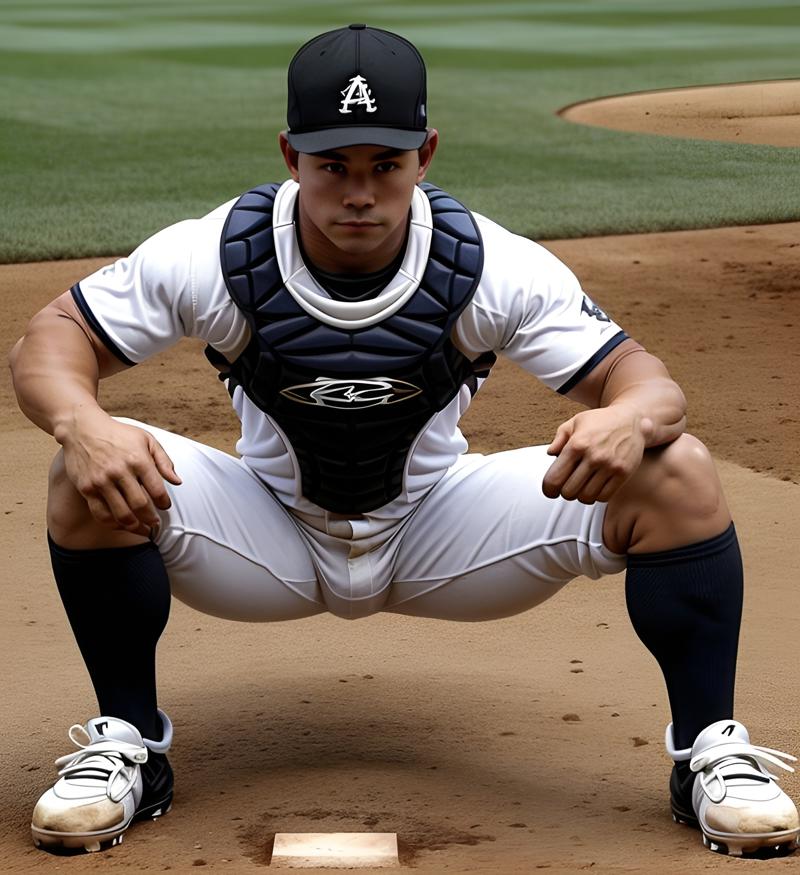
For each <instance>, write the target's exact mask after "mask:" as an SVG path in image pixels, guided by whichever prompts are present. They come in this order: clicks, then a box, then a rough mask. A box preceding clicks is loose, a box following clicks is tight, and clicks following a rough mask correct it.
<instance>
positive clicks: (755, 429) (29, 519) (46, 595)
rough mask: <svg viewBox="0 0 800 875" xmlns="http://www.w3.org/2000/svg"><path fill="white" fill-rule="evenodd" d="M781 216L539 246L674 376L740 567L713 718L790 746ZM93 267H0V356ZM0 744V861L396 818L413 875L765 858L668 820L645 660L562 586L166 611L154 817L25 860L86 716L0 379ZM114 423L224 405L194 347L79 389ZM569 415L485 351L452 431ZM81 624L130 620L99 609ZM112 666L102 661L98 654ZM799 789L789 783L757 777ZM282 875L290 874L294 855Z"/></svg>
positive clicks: (791, 395) (227, 444)
mask: <svg viewBox="0 0 800 875" xmlns="http://www.w3.org/2000/svg"><path fill="white" fill-rule="evenodd" d="M799 232H800V225H797V224H786V225H775V226H769V227H749V228H728V229H724V230H712V231H701V232H678V233H669V234H653V235H646V236H622V237H608V238H602V239H590V240H573V241H566V242H554V243H548V244H547V245H548V248H551V249H552V250H553V251H554V252H555V253H556V254H557V255H558V256H560V257H561V258H562V259H563V260H564V261H566V262H567V263H568V264H569V265H571V266H572V267H573V269H574V270H575V271H576V273H577V274H578V276H579V277H580V278H581V280H582V282H583V284H584V287H585V288H586V290H587V291H588V292H589V293H590V294H591V295H592V297H593V298H594V299H595V300H596V301H597V302H598V303H599V304H601V306H603V307H604V308H606V309H607V310H608V311H609V312H610V313H611V314H612V315H613V316H614V317H615V319H616V320H617V321H619V322H620V323H621V324H622V325H623V326H624V327H625V328H626V330H627V331H628V333H629V334H630V335H631V336H633V337H635V338H636V339H638V340H639V341H641V342H642V343H644V344H645V346H647V347H648V348H649V349H650V350H651V351H652V352H654V353H656V354H657V355H659V356H660V357H661V358H662V359H663V360H664V361H665V362H666V363H667V365H668V367H669V369H670V371H671V372H672V374H673V376H674V377H675V378H676V379H677V380H678V381H679V383H680V384H681V385H682V386H683V387H684V390H685V392H686V395H687V397H688V400H689V409H690V413H689V424H690V430H691V431H693V432H694V433H695V434H697V435H698V436H699V437H700V438H702V439H703V440H704V441H705V442H706V443H707V444H708V446H709V447H710V448H711V450H712V452H713V454H714V455H715V457H716V459H717V460H718V466H719V469H720V474H721V476H722V480H723V482H724V484H725V488H726V492H727V496H728V500H729V503H730V505H731V507H732V510H733V513H734V518H735V520H736V524H737V528H738V531H739V537H740V540H741V543H742V549H743V554H744V559H745V572H746V576H747V577H746V579H747V586H746V596H745V614H744V625H743V630H742V639H741V650H740V660H739V665H740V668H739V676H738V711H737V716H738V717H739V718H740V719H741V720H743V721H744V722H745V723H747V724H748V725H749V727H750V731H751V734H752V737H753V740H754V742H755V743H757V744H764V745H767V746H769V747H775V748H778V749H780V750H786V751H789V752H793V753H795V754H798V753H800V733H799V732H798V723H797V714H798V713H800V690H799V689H798V685H797V678H796V671H797V658H798V644H797V641H798V628H800V590H799V589H798V586H797V561H796V553H797V546H798V535H797V533H798V530H799V529H800V485H798V483H799V478H800V458H799V457H798V453H797V447H798V438H800V414H799V413H798V402H799V401H800V367H798V365H799V364H800V362H798V356H799V355H800V351H799V350H798V345H797V327H798V325H800V299H799V298H798V280H800V266H799V265H798V252H800V250H798V243H797V242H796V241H798V240H800V233H799ZM101 263H102V260H100V261H98V260H92V261H88V260H84V261H71V262H61V263H55V264H30V265H25V266H4V267H0V295H2V300H3V302H4V306H5V319H4V320H3V323H2V327H0V341H1V342H2V346H3V347H4V348H8V347H10V346H11V344H12V343H13V342H14V340H15V339H16V338H17V337H18V336H19V335H20V334H21V333H22V331H23V330H24V327H25V324H26V321H27V319H28V318H29V316H30V315H31V314H32V313H33V312H35V311H36V310H37V309H38V308H39V307H41V306H42V305H44V304H45V303H46V302H47V301H49V300H50V299H52V298H53V297H55V296H56V295H57V294H59V293H60V292H61V291H63V290H64V289H65V288H68V287H69V286H70V285H71V284H72V283H73V282H75V281H76V280H78V279H80V278H81V277H82V276H84V275H86V274H87V273H89V272H90V271H92V270H94V269H95V268H96V267H98V266H99V265H100V264H101ZM0 393H2V408H1V410H0V434H2V440H3V453H2V457H0V464H2V468H0V476H2V492H0V495H2V520H3V527H2V531H1V532H0V550H2V557H3V588H4V592H5V599H4V610H3V613H2V619H0V653H1V654H2V659H3V664H4V665H5V671H4V681H5V682H4V688H3V692H4V708H3V718H4V726H3V729H4V733H3V734H4V747H5V749H4V752H3V769H2V772H1V773H0V806H2V807H1V809H0V811H1V813H2V816H1V817H0V854H1V855H2V863H0V869H2V870H3V871H5V872H23V871H31V872H33V871H35V872H48V871H56V870H58V871H61V872H67V871H68V872H73V873H84V872H92V871H99V870H106V869H111V870H117V871H132V872H133V871H136V872H138V871H153V870H157V871H164V870H170V871H172V872H184V871H185V872H189V871H197V869H198V868H200V867H209V868H211V869H213V870H215V871H217V870H218V871H230V872H259V871H263V870H264V868H265V867H267V866H268V864H269V859H270V848H271V841H272V838H273V836H274V834H275V833H276V832H320V831H329V832H344V831H369V830H374V831H377V832H396V833H397V834H398V836H399V841H400V846H401V858H402V863H403V864H404V865H405V866H407V867H414V868H416V869H418V870H419V871H420V872H454V873H456V872H458V873H462V872H495V873H530V872H533V871H537V870H539V869H542V870H545V869H546V870H549V871H552V872H575V871H579V870H584V869H592V870H593V871H596V872H605V873H611V872H638V871H645V870H647V871H657V872H664V873H687V872H700V871H708V870H723V869H724V870H726V871H732V869H731V867H735V868H736V869H737V871H739V869H740V868H741V869H742V871H745V870H746V871H750V870H755V869H758V870H759V872H763V871H765V868H766V869H768V870H769V871H770V872H787V873H788V872H789V871H796V869H797V862H798V860H797V859H796V858H794V859H792V858H789V859H784V860H777V861H774V862H772V863H761V862H759V861H752V862H735V861H731V860H729V859H727V858H724V857H720V856H717V855H714V854H711V853H709V852H708V851H706V850H704V849H703V847H702V845H701V843H700V838H699V835H698V834H697V833H696V832H694V831H693V830H690V829H689V828H686V827H678V826H676V825H674V824H673V823H672V821H671V818H670V814H669V807H668V793H667V780H668V775H669V767H670V763H669V761H668V759H667V757H666V754H665V752H664V748H663V742H662V739H663V732H664V727H665V724H666V723H667V722H668V720H669V714H668V708H667V703H666V695H665V692H664V688H663V682H662V679H661V676H660V673H659V671H658V668H657V666H656V664H655V662H654V661H653V660H652V658H651V657H650V656H649V654H648V653H647V652H646V651H645V650H644V648H643V647H642V646H641V644H640V643H639V642H638V640H637V639H636V636H635V634H634V633H633V631H632V629H631V626H630V622H629V620H628V618H627V613H626V610H625V604H624V591H623V579H624V578H623V575H617V576H613V577H608V578H604V579H603V580H601V581H596V582H592V581H589V580H586V579H578V580H576V581H574V582H573V583H571V584H570V585H569V586H567V587H566V588H565V589H564V590H562V592H561V593H559V594H558V595H557V596H556V597H555V598H553V599H551V600H550V601H549V602H546V603H545V604H544V605H542V606H540V607H539V608H537V609H535V610H534V611H531V612H528V613H526V614H522V615H519V616H517V617H513V618H510V619H506V620H499V621H493V622H487V623H481V624H458V623H449V622H436V621H428V620H418V619H412V618H405V617H400V616H391V615H378V616H376V617H372V618H369V619H367V620H362V621H360V623H359V624H358V625H357V626H356V625H354V624H353V623H349V622H347V621H343V620H339V619H337V618H335V617H332V616H320V617H316V618H313V619H311V620H305V621H298V622H291V623H283V624H270V625H256V624H236V623H230V622H224V621H221V620H216V619H213V618H210V617H206V616H203V615H200V614H197V613H194V612H192V611H190V610H189V609H188V608H186V607H184V606H183V605H181V604H179V603H175V604H174V606H173V611H172V617H171V620H170V624H169V626H168V628H167V631H166V633H165V635H164V637H163V639H162V642H161V645H160V649H159V673H160V697H161V705H162V707H163V708H165V710H167V711H168V712H169V714H170V715H171V717H172V719H173V722H174V725H175V744H174V747H173V751H172V754H171V761H172V763H173V766H174V768H175V772H176V776H177V784H176V797H175V805H174V809H173V811H172V813H170V814H169V815H168V816H167V817H164V818H161V819H160V820H159V821H157V822H155V823H143V824H138V825H136V826H135V827H134V828H132V829H131V830H130V832H129V834H128V836H127V837H126V840H125V843H124V844H123V845H122V846H120V847H118V848H114V849H113V850H111V851H108V852H103V853H100V854H96V855H91V856H84V855H82V856H79V857H70V858H59V857H53V856H50V855H48V854H46V853H43V852H41V851H38V850H36V849H35V848H34V847H33V845H32V844H31V842H30V837H29V831H28V826H29V823H30V812H31V809H32V806H33V804H34V802H35V800H36V799H37V797H38V795H39V794H40V793H41V792H42V790H43V789H44V788H45V787H46V786H47V785H49V784H50V783H51V782H52V780H53V779H54V777H55V770H54V768H53V766H52V760H53V759H55V757H57V756H59V755H61V754H64V753H66V752H68V751H69V750H71V744H70V742H69V741H68V740H67V738H66V730H67V728H68V727H69V726H70V724H72V723H74V722H83V721H85V720H86V719H88V718H89V717H91V716H93V715H94V713H95V708H96V705H95V703H94V700H93V696H92V693H91V689H90V685H89V682H88V678H87V676H86V673H85V670H84V668H83V666H82V662H81V659H80V656H79V654H78V652H77V648H76V646H75V644H74V641H73V639H72V636H71V633H70V631H69V628H68V625H67V622H66V620H65V617H64V615H63V610H62V608H61V604H60V602H59V599H58V595H57V593H56V590H55V586H54V585H53V583H52V578H51V573H50V570H49V563H48V557H47V550H46V543H45V531H44V504H45V492H46V471H47V467H48V464H49V460H50V458H51V457H52V455H53V453H54V451H55V450H56V445H55V443H54V442H53V440H52V438H50V437H49V436H48V435H46V434H44V433H42V432H40V431H38V430H37V429H36V428H35V427H34V426H33V425H31V424H30V423H29V422H28V421H27V420H26V419H25V418H24V417H23V416H22V414H20V413H19V412H18V411H17V409H16V405H15V403H14V399H13V393H12V390H11V385H10V381H9V380H8V378H5V379H4V380H3V381H2V383H1V384H0ZM101 399H102V402H103V403H104V405H105V406H106V408H107V409H108V410H109V411H111V412H113V413H118V414H123V413H124V414H126V415H129V416H133V417H136V418H139V419H142V420H147V421H150V422H152V423H155V424H157V425H160V426H164V427H167V428H172V429H174V430H177V431H179V432H181V433H185V434H190V435H192V436H193V437H195V438H197V439H199V440H202V441H205V442H207V443H210V444H213V445H215V446H218V447H220V448H222V449H225V450H229V451H231V450H232V448H233V444H234V441H235V437H236V420H235V417H234V415H233V413H232V411H231V410H230V406H229V404H228V401H227V396H226V394H225V390H224V388H223V387H222V385H221V384H220V383H219V382H218V381H217V380H216V379H215V373H214V372H213V371H212V370H211V368H210V366H209V365H208V364H207V363H206V361H205V359H204V358H203V356H202V354H201V350H200V348H199V347H198V345H197V344H194V343H190V342H185V343H181V344H179V345H178V346H177V347H176V348H174V349H173V350H172V351H170V352H169V353H168V354H165V355H164V356H162V357H160V358H158V359H157V360H154V361H151V362H148V363H146V364H144V365H140V366H138V367H136V368H134V369H133V370H131V371H129V372H127V373H125V374H122V375H120V376H118V377H115V378H113V379H112V380H109V381H107V382H106V383H104V385H103V386H102V395H101ZM575 409H576V408H575V407H574V406H573V405H572V404H571V403H570V402H569V401H567V400H565V399H562V398H560V397H558V396H555V395H553V394H552V393H550V392H548V391H547V390H546V389H544V388H543V387H541V386H539V385H538V384H537V383H536V382H535V381H534V380H533V379H532V378H530V377H529V376H527V375H526V374H524V373H523V372H521V371H520V370H519V369H517V368H515V367H514V366H512V365H509V364H507V363H501V364H500V365H499V366H498V367H497V369H496V372H495V373H493V375H492V377H491V378H490V380H489V381H488V382H487V385H486V387H485V389H484V390H483V391H482V392H481V394H480V396H479V397H478V399H477V400H476V402H475V404H474V405H473V408H472V409H471V410H470V411H469V413H468V415H467V417H466V419H465V422H464V429H465V432H466V434H467V436H468V437H469V439H470V443H471V448H472V449H473V450H479V451H483V452H487V451H492V450H498V449H505V448H509V447H514V446H521V445H525V444H530V443H543V442H547V441H549V440H550V439H551V436H552V434H553V432H554V430H555V428H556V426H557V425H558V423H559V422H560V421H562V420H563V419H564V418H566V417H567V416H568V415H570V414H571V412H572V411H574V410H575ZM108 622H109V623H125V622H130V618H128V617H124V616H114V617H109V618H108ZM109 658H113V654H110V655H109ZM783 786H784V787H785V789H786V790H787V791H788V792H790V793H791V794H792V795H793V796H794V797H795V798H800V781H799V780H798V776H797V775H793V776H789V777H788V778H786V779H785V780H784V782H783ZM307 871H310V870H307Z"/></svg>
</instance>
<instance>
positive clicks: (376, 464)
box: [221, 184, 494, 514]
mask: <svg viewBox="0 0 800 875" xmlns="http://www.w3.org/2000/svg"><path fill="white" fill-rule="evenodd" d="M278 188H279V186H278V185H275V184H271V185H264V186H260V187H258V188H255V189H253V190H251V191H249V192H247V193H246V194H244V195H242V197H241V198H240V199H239V200H238V201H237V203H236V204H235V205H234V207H233V209H232V210H231V212H230V214H229V216H228V219H227V222H226V224H225V228H224V229H223V232H222V241H221V262H222V272H223V275H224V277H225V283H226V285H227V288H228V292H229V293H230V295H231V298H232V299H233V301H234V303H235V304H236V306H237V307H238V308H239V309H240V310H241V312H242V313H243V314H244V316H245V318H246V319H247V322H248V324H249V326H250V329H251V335H252V336H251V340H250V343H249V345H248V346H247V348H246V349H245V350H244V352H243V353H242V354H241V355H240V356H239V358H238V359H237V360H236V361H235V362H234V363H233V364H232V365H230V366H229V373H227V374H225V375H224V376H226V377H228V378H229V379H230V381H231V382H230V384H229V388H230V387H231V386H233V385H235V384H238V385H241V386H242V388H243V389H244V391H245V393H246V394H247V396H248V397H249V398H250V399H251V400H252V401H253V403H254V404H255V405H256V406H257V407H259V408H260V409H261V410H262V411H264V413H267V414H268V415H269V416H270V417H271V418H272V419H273V420H274V422H275V423H276V424H277V425H278V427H279V428H280V429H281V430H282V431H283V433H284V435H285V437H286V439H287V440H288V441H289V443H290V444H291V448H292V450H293V451H294V454H295V457H296V458H297V462H298V465H299V468H300V474H301V477H302V491H303V495H304V496H305V497H306V498H308V499H309V500H310V501H313V502H314V503H315V504H317V505H319V506H321V507H323V508H325V509H327V510H330V511H333V512H336V513H343V514H355V513H365V512H367V511H371V510H375V509H376V508H379V507H381V506H382V505H384V504H387V503H388V502H390V501H392V499H394V498H396V497H397V496H398V495H399V494H400V492H401V491H402V488H403V471H404V467H405V463H406V458H407V456H408V453H409V450H410V448H411V446H412V444H413V442H414V440H415V439H416V438H417V436H418V435H419V434H420V432H421V431H422V430H423V429H424V427H425V425H426V423H427V422H428V421H429V420H430V419H431V417H432V416H433V415H434V414H435V413H436V412H437V411H439V410H443V409H444V408H445V407H446V406H447V405H448V404H449V403H450V401H452V399H453V398H454V397H455V395H456V394H457V393H458V391H459V389H460V388H461V386H463V385H465V384H466V385H468V386H470V388H471V390H472V391H473V392H474V391H475V388H476V387H477V378H478V376H485V375H486V373H488V369H489V367H491V364H492V363H493V362H494V356H493V355H492V354H491V353H488V354H487V355H486V356H481V358H480V359H479V360H478V361H477V362H475V363H473V362H471V361H470V360H469V359H467V358H466V356H464V355H463V354H462V353H461V352H459V351H458V350H457V349H456V347H455V346H454V345H453V343H452V341H451V340H450V336H451V333H452V331H453V327H454V325H455V323H456V320H457V319H458V317H459V315H460V313H461V312H462V311H463V310H464V308H465V307H466V306H467V304H468V303H469V302H470V300H471V298H472V296H473V294H474V293H475V289H476V288H477V285H478V282H479V280H480V276H481V270H482V268H483V246H482V242H481V238H480V232H479V231H478V228H477V226H476V224H475V221H474V219H473V218H472V215H471V214H470V213H469V212H468V211H467V210H466V209H465V208H464V207H463V206H462V205H461V204H460V203H458V201H456V200H454V199H453V198H451V197H450V196H449V195H447V194H446V193H445V192H443V191H441V190H440V189H437V188H435V187H434V186H432V185H429V184H423V185H422V186H421V188H422V189H423V191H424V192H425V195H426V196H427V197H428V200H429V202H430V207H431V213H432V220H433V234H432V239H431V246H430V253H429V257H428V262H427V265H426V267H425V272H424V274H423V277H422V280H421V282H420V284H419V287H418V288H417V289H416V290H415V291H414V293H413V294H412V295H411V296H410V297H409V298H408V300H407V301H406V302H405V303H404V304H403V306H402V307H401V308H400V309H399V310H397V311H396V312H395V313H393V314H392V315H389V316H387V317H386V318H382V319H379V320H378V321H375V322H374V323H373V324H371V325H368V326H366V327H361V328H356V329H349V328H341V327H337V326H335V325H332V324H328V323H326V322H324V321H322V319H320V318H318V317H316V316H312V315H311V314H310V313H308V312H307V311H306V310H305V309H304V308H303V307H302V306H301V305H300V304H299V303H298V302H297V300H295V298H294V297H293V295H292V294H291V292H290V291H289V290H288V289H287V288H286V286H285V284H284V280H283V277H282V276H281V272H280V269H279V267H278V259H277V256H276V251H275V243H274V239H273V227H272V212H273V204H274V201H275V196H276V193H277V191H278Z"/></svg>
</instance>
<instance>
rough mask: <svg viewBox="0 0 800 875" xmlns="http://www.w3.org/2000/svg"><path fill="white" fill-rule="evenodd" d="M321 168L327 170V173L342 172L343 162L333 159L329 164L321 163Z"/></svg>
mask: <svg viewBox="0 0 800 875" xmlns="http://www.w3.org/2000/svg"><path fill="white" fill-rule="evenodd" d="M322 169H323V170H327V172H328V173H344V164H339V163H338V162H335V161H334V162H331V163H330V164H323V165H322Z"/></svg>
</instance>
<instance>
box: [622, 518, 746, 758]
mask: <svg viewBox="0 0 800 875" xmlns="http://www.w3.org/2000/svg"><path fill="white" fill-rule="evenodd" d="M742 592H743V575H742V558H741V554H740V552H739V542H738V540H737V538H736V530H735V529H734V526H733V523H731V524H730V526H729V527H728V528H727V529H726V530H725V531H724V532H723V533H722V534H721V535H717V536H716V537H714V538H709V539H708V540H706V541H700V542H699V543H697V544H690V545H689V546H688V547H679V548H677V549H675V550H665V551H664V552H661V553H629V554H628V572H627V576H626V579H625V598H626V601H627V605H628V613H629V614H630V618H631V621H632V623H633V628H634V629H635V631H636V634H637V635H638V636H639V638H640V639H641V640H642V643H643V644H644V645H645V647H647V649H648V650H649V651H650V652H651V653H652V654H653V656H655V658H656V660H657V661H658V664H659V665H660V666H661V670H662V672H663V673H664V680H665V681H666V684H667V693H668V695H669V703H670V708H671V710H672V723H673V733H674V739H675V745H676V747H677V749H679V750H680V749H683V748H687V747H691V746H692V744H694V740H695V738H696V737H697V735H698V734H699V733H700V732H701V731H702V730H703V729H705V727H706V726H708V725H709V724H710V723H714V722H715V721H717V720H725V719H727V718H730V717H732V716H733V690H734V683H735V675H736V651H737V647H738V643H739V625H740V622H741V617H742Z"/></svg>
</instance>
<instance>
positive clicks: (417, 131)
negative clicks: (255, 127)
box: [287, 24, 428, 152]
mask: <svg viewBox="0 0 800 875" xmlns="http://www.w3.org/2000/svg"><path fill="white" fill-rule="evenodd" d="M425 86H426V76H425V62H424V61H423V60H422V56H421V55H420V53H419V52H418V51H417V50H416V48H415V47H414V46H413V45H412V44H411V43H410V42H409V41H408V40H407V39H404V38H403V37H401V36H398V35H397V34H394V33H389V31H386V30H380V29H379V28H377V27H367V25H366V24H351V25H350V26H349V27H342V28H339V29H338V30H332V31H329V32H328V33H323V34H321V35H320V36H317V37H314V39H312V40H310V41H309V42H307V43H306V44H305V45H304V46H302V47H301V48H300V49H299V50H298V52H297V54H296V55H295V56H294V58H292V62H291V63H290V64H289V109H288V112H287V121H288V122H289V130H288V132H287V137H288V140H289V145H290V146H292V148H294V149H297V151H298V152H326V151H329V150H331V149H340V148H344V147H346V146H358V145H366V144H370V145H376V146H386V147H388V148H390V149H403V150H406V149H418V148H419V147H420V146H421V145H422V144H423V143H424V142H425V139H426V137H427V127H426V126H427V121H428V119H427V112H426V108H425V101H426V87H425Z"/></svg>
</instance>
